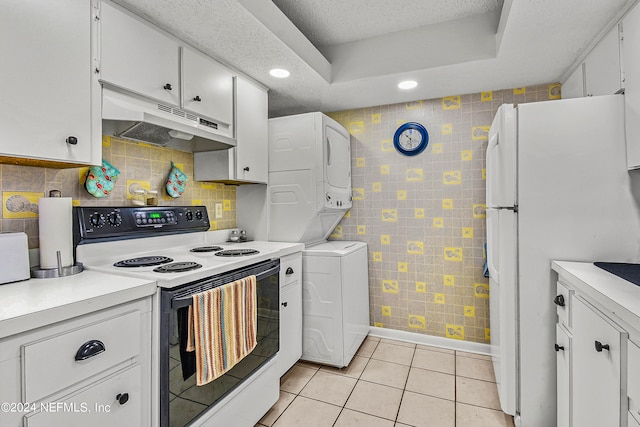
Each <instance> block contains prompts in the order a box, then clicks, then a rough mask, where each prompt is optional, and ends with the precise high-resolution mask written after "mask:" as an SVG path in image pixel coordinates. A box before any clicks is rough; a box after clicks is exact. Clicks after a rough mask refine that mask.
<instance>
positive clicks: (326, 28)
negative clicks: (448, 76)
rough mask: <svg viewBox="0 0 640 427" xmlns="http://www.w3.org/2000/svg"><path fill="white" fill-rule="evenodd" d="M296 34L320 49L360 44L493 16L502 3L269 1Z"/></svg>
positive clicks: (450, 0)
mask: <svg viewBox="0 0 640 427" xmlns="http://www.w3.org/2000/svg"><path fill="white" fill-rule="evenodd" d="M273 3H275V4H276V6H278V8H279V9H280V10H282V12H284V14H285V15H287V16H288V17H289V19H291V21H292V22H293V23H294V24H295V26H296V27H298V29H300V31H302V33H303V34H304V35H306V36H307V38H308V39H309V40H310V41H311V43H313V44H314V45H315V46H316V47H318V48H319V49H320V50H322V48H321V47H322V46H327V45H334V44H339V43H345V42H350V41H354V40H362V39H366V38H370V37H375V36H379V35H382V34H388V33H393V32H396V31H402V30H407V29H412V28H416V27H421V26H423V25H429V24H437V23H440V22H445V21H451V20H454V19H460V18H466V17H468V16H473V15H480V14H483V13H487V12H493V11H495V10H497V9H499V8H500V7H502V0H445V1H443V0H322V1H321V2H319V1H318V0H273Z"/></svg>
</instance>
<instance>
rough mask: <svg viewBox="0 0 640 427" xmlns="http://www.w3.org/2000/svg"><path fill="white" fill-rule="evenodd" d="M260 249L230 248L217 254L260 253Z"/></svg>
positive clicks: (242, 254)
mask: <svg viewBox="0 0 640 427" xmlns="http://www.w3.org/2000/svg"><path fill="white" fill-rule="evenodd" d="M259 253H260V251H257V250H255V249H228V250H226V251H220V252H216V256H224V257H236V256H247V255H255V254H259Z"/></svg>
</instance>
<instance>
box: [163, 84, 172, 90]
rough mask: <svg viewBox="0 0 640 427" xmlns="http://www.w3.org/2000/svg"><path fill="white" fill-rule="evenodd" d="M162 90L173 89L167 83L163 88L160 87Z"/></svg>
mask: <svg viewBox="0 0 640 427" xmlns="http://www.w3.org/2000/svg"><path fill="white" fill-rule="evenodd" d="M162 88H163V89H164V90H171V89H173V88H172V87H171V83H167V84H165V85H164V86H162Z"/></svg>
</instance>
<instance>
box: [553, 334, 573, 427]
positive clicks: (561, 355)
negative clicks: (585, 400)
mask: <svg viewBox="0 0 640 427" xmlns="http://www.w3.org/2000/svg"><path fill="white" fill-rule="evenodd" d="M555 351H556V370H557V377H556V381H557V392H558V396H557V397H558V401H557V408H558V427H571V335H570V334H569V332H567V331H566V330H565V329H564V328H563V327H562V326H560V324H556V347H555Z"/></svg>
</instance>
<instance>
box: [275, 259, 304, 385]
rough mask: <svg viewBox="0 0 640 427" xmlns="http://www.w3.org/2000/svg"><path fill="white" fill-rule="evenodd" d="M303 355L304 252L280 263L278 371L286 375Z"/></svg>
mask: <svg viewBox="0 0 640 427" xmlns="http://www.w3.org/2000/svg"><path fill="white" fill-rule="evenodd" d="M301 355H302V254H301V253H300V252H298V253H296V254H293V255H289V256H287V257H284V258H282V263H281V265H280V351H279V353H278V373H279V375H280V376H282V375H284V374H285V373H286V372H287V371H288V370H289V369H290V368H291V367H292V366H293V365H294V364H295V363H296V362H297V361H298V360H299V359H300V356H301Z"/></svg>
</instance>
